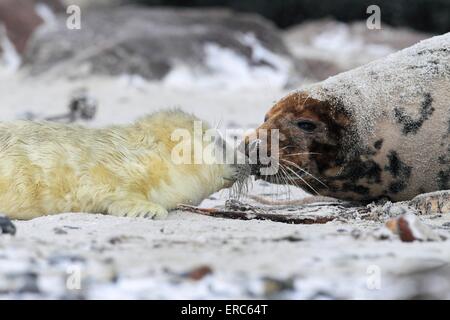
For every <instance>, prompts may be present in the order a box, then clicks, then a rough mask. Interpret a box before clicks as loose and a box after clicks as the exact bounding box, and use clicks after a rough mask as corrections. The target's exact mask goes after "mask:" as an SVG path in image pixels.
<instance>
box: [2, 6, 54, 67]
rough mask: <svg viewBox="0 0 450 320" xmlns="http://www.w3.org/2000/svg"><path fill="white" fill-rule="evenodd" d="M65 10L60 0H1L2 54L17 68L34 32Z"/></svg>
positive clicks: (3, 60) (4, 62)
mask: <svg viewBox="0 0 450 320" xmlns="http://www.w3.org/2000/svg"><path fill="white" fill-rule="evenodd" d="M61 10H63V5H62V4H61V2H60V1H59V0H0V56H1V59H0V60H1V61H2V63H3V64H5V65H8V66H9V67H10V68H11V69H15V68H17V67H18V66H19V65H20V55H21V54H23V52H24V51H25V49H26V45H27V42H28V40H29V39H30V37H31V35H32V34H33V32H34V31H35V30H36V29H37V28H38V27H39V26H40V25H41V24H43V23H45V22H47V21H48V20H50V19H52V16H53V12H55V11H61Z"/></svg>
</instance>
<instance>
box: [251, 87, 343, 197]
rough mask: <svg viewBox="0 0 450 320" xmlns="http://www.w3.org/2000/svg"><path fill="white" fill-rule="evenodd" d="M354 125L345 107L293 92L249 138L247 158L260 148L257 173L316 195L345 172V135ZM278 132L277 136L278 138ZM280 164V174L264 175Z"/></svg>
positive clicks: (259, 176)
mask: <svg viewBox="0 0 450 320" xmlns="http://www.w3.org/2000/svg"><path fill="white" fill-rule="evenodd" d="M349 127H350V117H349V116H348V115H346V113H345V112H344V111H342V110H339V108H337V107H335V106H332V105H331V104H330V103H328V102H324V101H319V100H316V99H313V98H311V97H309V95H308V94H307V93H306V92H296V93H293V94H290V95H288V96H287V97H285V98H283V99H282V100H281V101H279V102H278V103H276V104H275V105H274V106H273V107H272V108H271V109H270V110H269V112H268V113H267V114H266V116H265V119H264V123H263V124H262V125H261V126H259V127H258V128H257V129H256V131H255V132H254V133H252V134H250V135H248V136H246V137H245V150H246V154H247V156H249V157H250V158H252V156H251V153H252V149H254V148H255V146H256V149H257V153H258V156H257V160H256V164H255V165H253V166H252V173H253V174H254V175H255V176H256V177H257V178H261V179H264V180H267V181H269V182H272V183H281V184H285V183H289V184H294V185H297V186H299V187H302V188H304V189H305V190H307V191H310V192H314V191H317V190H324V188H325V186H324V184H326V183H327V180H328V179H329V178H331V179H332V178H333V177H335V176H336V174H337V173H338V172H339V171H340V170H341V168H342V164H343V156H344V155H343V154H342V150H343V146H342V143H343V141H344V139H343V137H344V134H345V133H346V131H347V130H348V128H349ZM275 130H278V134H277V135H273V134H274V133H275V132H274V131H275ZM273 136H278V140H279V141H273V140H272V138H271V137H273ZM262 137H263V138H262ZM274 143H278V148H274V146H273V144H274ZM261 150H264V153H266V155H267V156H268V157H269V158H270V162H269V163H267V162H266V163H263V161H262V160H261V159H262V158H263V157H262V155H261ZM274 162H276V166H278V168H277V170H276V171H275V172H276V173H275V174H267V173H266V174H265V173H263V171H262V170H261V169H264V168H265V167H268V166H274ZM266 172H267V170H266ZM319 180H320V181H319Z"/></svg>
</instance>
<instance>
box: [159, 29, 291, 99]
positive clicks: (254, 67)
mask: <svg viewBox="0 0 450 320" xmlns="http://www.w3.org/2000/svg"><path fill="white" fill-rule="evenodd" d="M240 41H241V42H242V43H243V44H245V45H247V46H248V47H250V48H251V52H252V54H251V58H250V61H249V60H248V58H246V57H245V56H243V55H241V54H239V53H237V52H235V51H234V50H232V49H229V48H225V47H222V46H220V45H218V44H216V43H207V44H205V46H204V48H203V50H204V54H205V58H204V59H205V68H204V69H200V68H196V67H192V66H188V65H186V64H184V63H183V64H178V65H176V66H175V67H174V69H172V71H171V72H169V74H168V75H167V76H166V77H165V78H164V79H163V83H164V85H167V86H169V87H175V88H184V89H192V88H202V89H229V90H236V89H242V88H261V87H262V88H264V87H270V88H274V87H275V88H282V87H284V86H285V85H286V84H287V82H288V78H289V70H290V67H291V66H290V63H289V61H288V60H287V59H284V58H283V57H281V56H279V55H277V54H274V53H273V52H271V51H269V50H267V49H266V48H264V46H262V45H261V43H260V42H259V41H258V40H257V39H256V37H255V36H254V35H252V34H244V35H242V36H241V37H240Z"/></svg>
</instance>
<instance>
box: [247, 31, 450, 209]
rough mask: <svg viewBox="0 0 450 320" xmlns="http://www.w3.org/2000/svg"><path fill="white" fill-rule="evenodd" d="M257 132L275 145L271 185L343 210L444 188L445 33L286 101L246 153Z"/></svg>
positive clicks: (449, 178) (449, 165)
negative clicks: (343, 203)
mask: <svg viewBox="0 0 450 320" xmlns="http://www.w3.org/2000/svg"><path fill="white" fill-rule="evenodd" d="M263 129H264V130H266V131H271V130H274V129H278V130H279V136H280V148H279V155H278V158H279V163H280V165H281V166H282V167H283V173H282V177H281V178H280V177H276V176H269V175H267V176H260V178H263V179H266V180H269V181H271V182H278V183H285V182H286V181H288V182H290V183H292V184H296V185H298V186H300V187H302V188H304V189H306V190H308V191H310V192H314V191H313V190H315V191H318V192H320V194H322V195H325V196H330V197H334V198H338V199H344V200H352V201H372V200H376V199H379V198H388V199H390V200H392V201H402V200H410V199H412V198H413V197H415V196H417V195H419V194H422V193H430V192H436V191H438V190H448V189H450V33H447V34H444V35H442V36H437V37H434V38H431V39H428V40H425V41H422V42H420V43H419V44H417V45H415V46H412V47H410V48H407V49H405V50H402V51H400V52H398V53H395V54H392V55H390V56H388V57H386V58H384V59H380V60H378V61H375V62H373V63H370V64H368V65H365V66H363V67H360V68H357V69H354V70H351V71H349V72H345V73H342V74H339V75H336V76H334V77H331V78H329V79H327V80H325V81H323V82H320V83H317V84H314V85H312V86H309V87H305V88H303V89H301V90H299V91H297V92H294V93H292V94H289V95H288V96H286V97H284V98H283V99H282V100H281V101H279V102H278V103H277V104H276V105H275V106H274V107H273V108H272V109H270V111H269V112H268V113H267V114H266V119H265V122H264V123H263V124H262V125H261V126H260V127H259V128H258V129H257V130H256V133H255V134H253V135H250V136H248V137H247V138H246V142H247V144H248V143H249V142H252V141H255V138H257V137H258V136H259V133H260V130H263ZM262 143H266V142H264V141H262ZM267 143H268V144H270V143H271V142H270V141H269V142H267ZM265 147H266V149H267V150H270V149H271V148H270V146H265ZM260 166H261V164H260ZM253 171H254V172H255V173H256V174H257V175H258V167H256V169H254V170H253ZM439 197H440V199H441V200H442V192H441V193H440V194H439ZM447 199H449V200H450V197H447Z"/></svg>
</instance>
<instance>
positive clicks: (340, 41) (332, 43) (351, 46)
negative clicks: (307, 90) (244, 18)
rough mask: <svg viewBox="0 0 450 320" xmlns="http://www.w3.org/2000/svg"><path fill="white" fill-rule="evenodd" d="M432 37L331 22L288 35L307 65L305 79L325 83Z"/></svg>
mask: <svg viewBox="0 0 450 320" xmlns="http://www.w3.org/2000/svg"><path fill="white" fill-rule="evenodd" d="M431 36H432V35H429V34H424V33H420V32H417V31H413V30H408V29H403V28H393V27H390V26H387V25H385V24H383V26H382V29H381V30H370V29H368V28H367V26H366V22H365V21H357V22H353V23H350V24H346V23H342V22H338V21H335V20H331V19H321V20H315V21H311V22H305V23H302V24H300V25H298V26H294V27H292V28H290V29H288V30H287V31H285V32H284V39H285V41H286V44H287V45H288V47H289V49H290V51H291V52H292V54H293V55H294V56H295V57H296V58H297V59H298V60H300V61H303V62H304V63H303V64H306V67H305V69H304V70H303V71H304V74H303V75H304V76H305V77H307V78H309V79H312V80H324V79H326V78H328V77H330V76H333V75H335V74H337V73H339V72H343V71H347V70H350V69H352V68H355V67H358V66H361V65H363V64H366V63H368V62H371V61H373V60H376V59H379V58H382V57H385V56H386V55H388V54H390V53H393V52H395V51H398V50H401V49H403V48H406V47H409V46H412V45H413V44H415V43H417V42H419V41H420V40H423V39H427V38H429V37H431Z"/></svg>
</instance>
